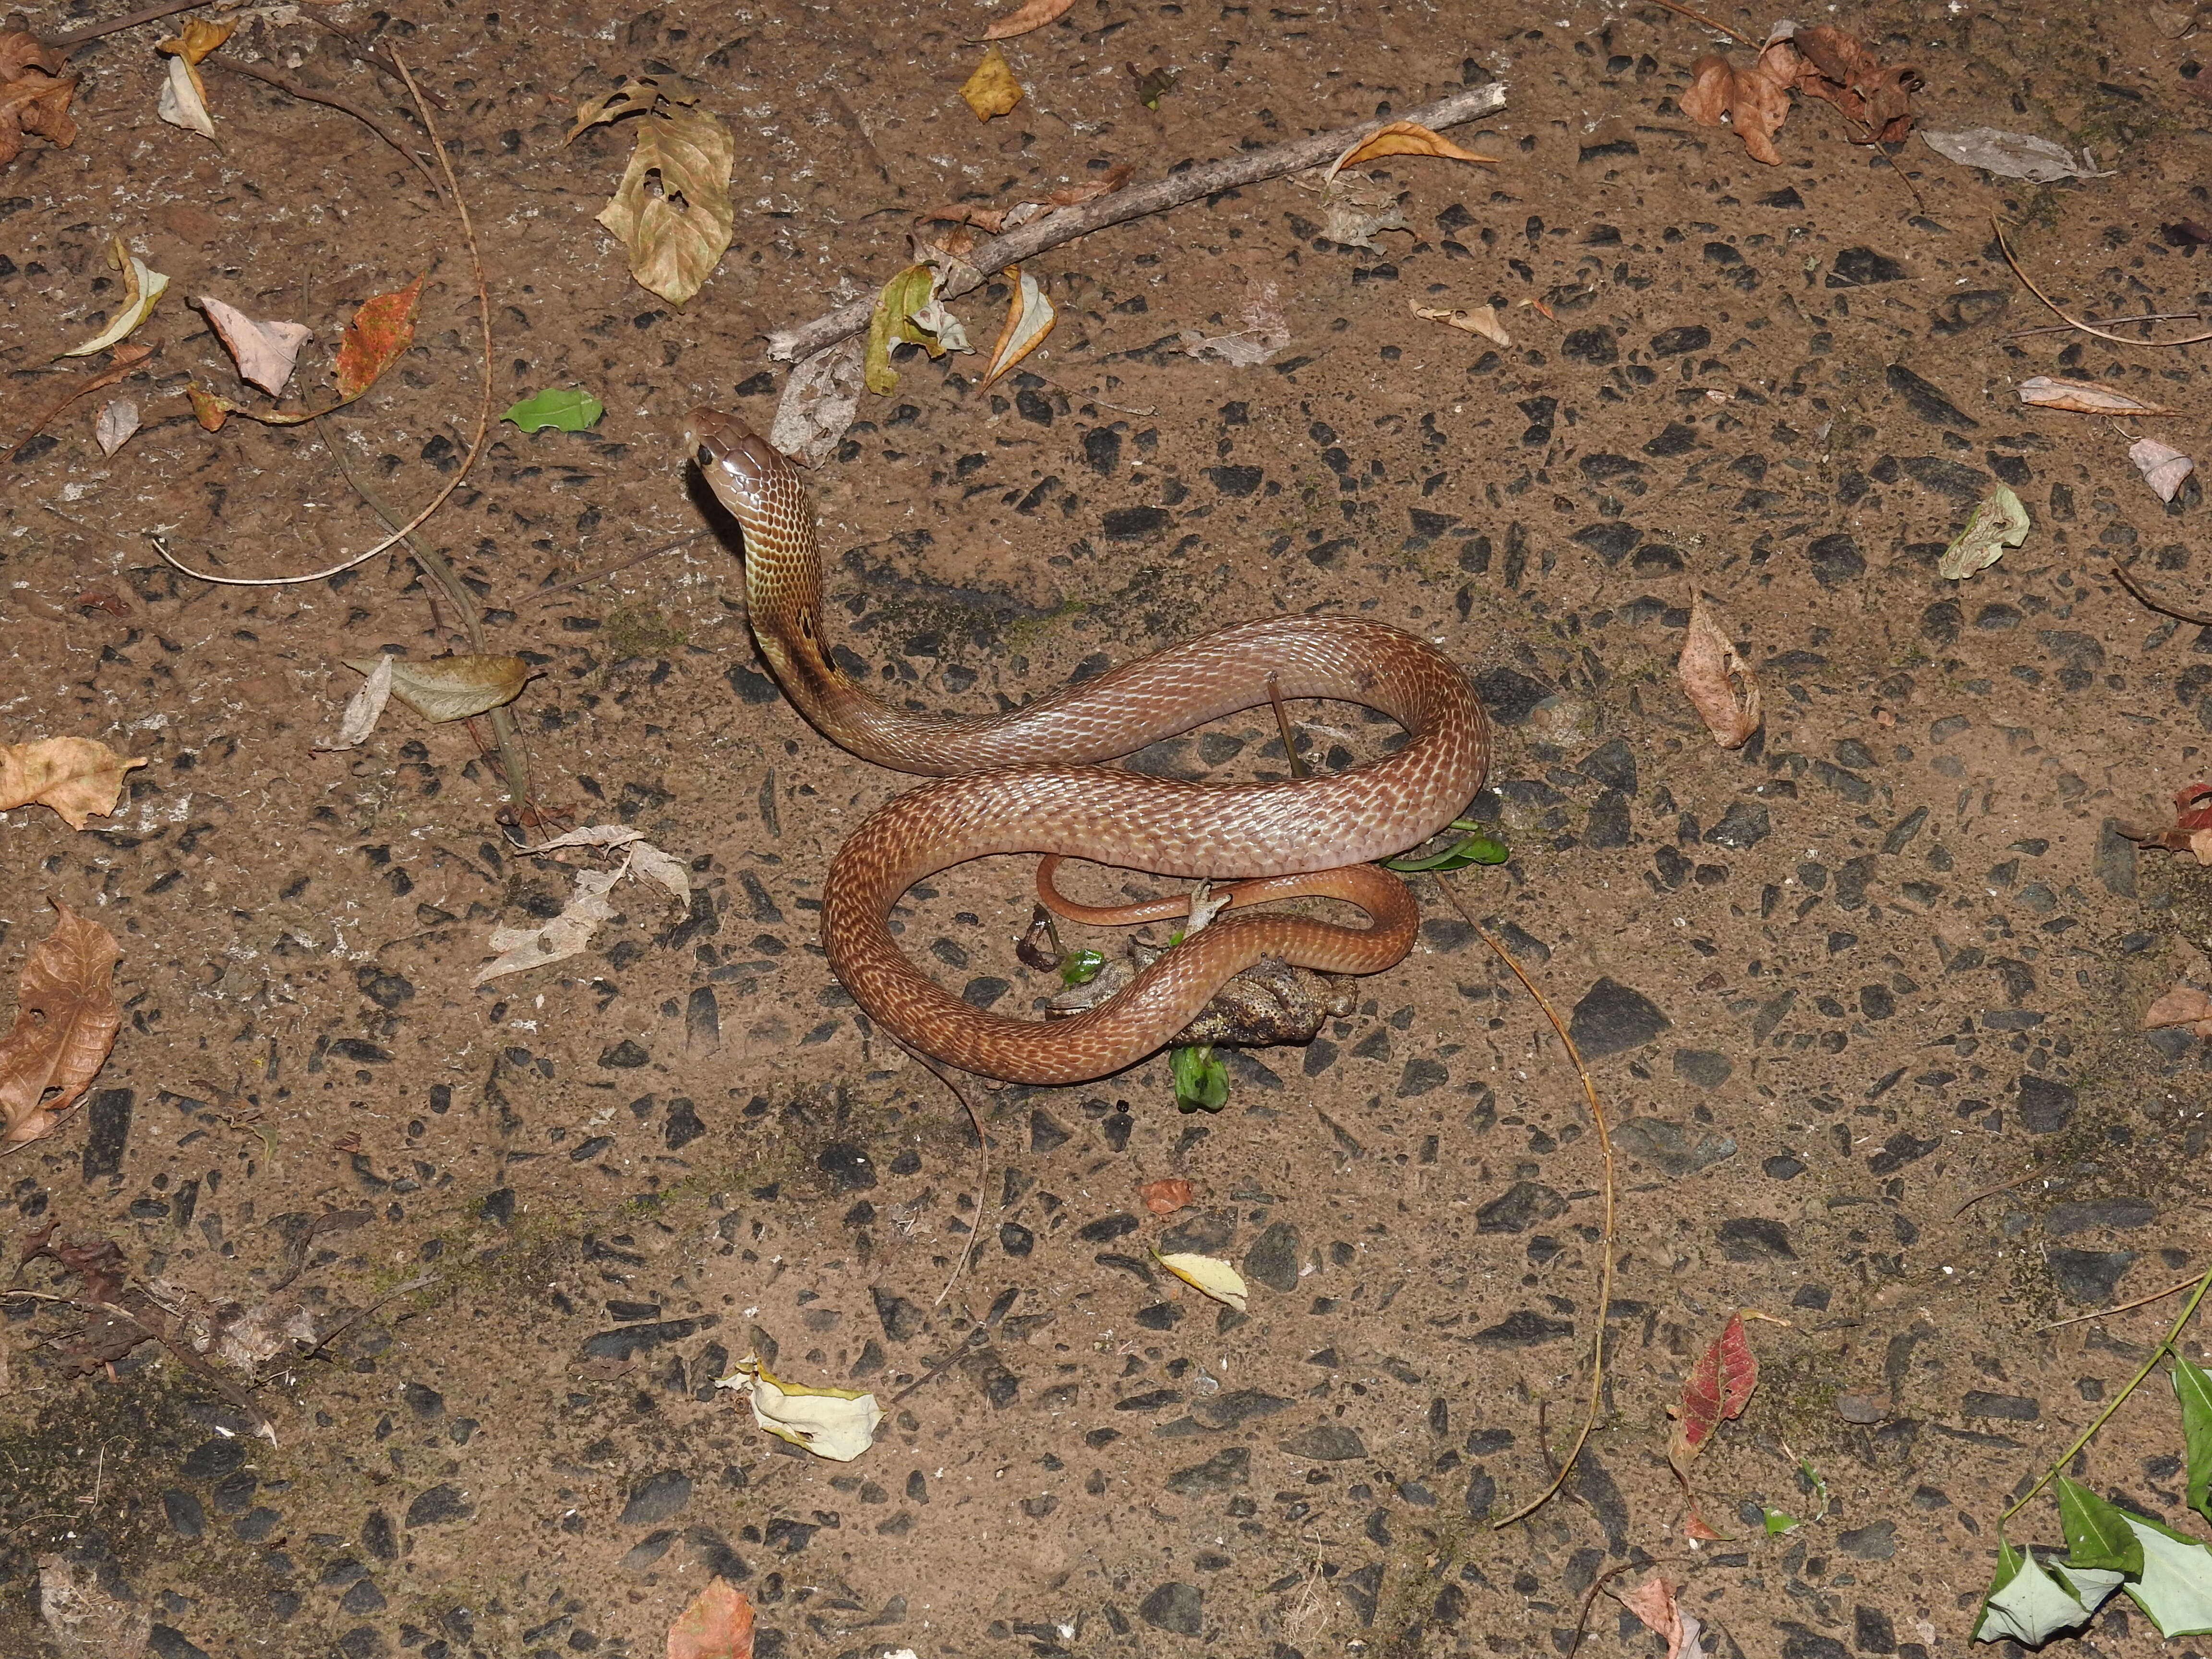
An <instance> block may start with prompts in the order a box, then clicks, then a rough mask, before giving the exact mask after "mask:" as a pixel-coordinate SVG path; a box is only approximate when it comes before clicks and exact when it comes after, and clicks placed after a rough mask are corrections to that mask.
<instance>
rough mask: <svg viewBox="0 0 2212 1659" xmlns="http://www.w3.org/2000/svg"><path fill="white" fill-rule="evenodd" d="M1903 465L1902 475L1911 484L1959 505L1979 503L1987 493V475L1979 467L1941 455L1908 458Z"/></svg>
mask: <svg viewBox="0 0 2212 1659" xmlns="http://www.w3.org/2000/svg"><path fill="white" fill-rule="evenodd" d="M1904 466H1905V476H1906V477H1909V478H1911V480H1912V481H1913V483H1917V484H1920V485H1923V486H1924V487H1925V488H1927V489H1932V490H1934V491H1935V492H1936V494H1937V495H1948V496H1949V497H1950V498H1951V499H1952V500H1953V501H1957V502H1959V503H1960V505H1962V506H1970V505H1972V504H1973V503H1975V502H1978V501H1980V500H1981V499H1982V497H1983V496H1984V495H1987V494H1989V489H1990V475H1989V474H1988V473H1986V472H1984V471H1982V470H1981V469H1980V468H1979V467H1974V466H1966V465H1961V464H1960V463H1959V462H1957V461H1953V460H1947V459H1944V458H1943V457H1942V456H1941V455H1911V456H1907V457H1906V458H1905V462H1904Z"/></svg>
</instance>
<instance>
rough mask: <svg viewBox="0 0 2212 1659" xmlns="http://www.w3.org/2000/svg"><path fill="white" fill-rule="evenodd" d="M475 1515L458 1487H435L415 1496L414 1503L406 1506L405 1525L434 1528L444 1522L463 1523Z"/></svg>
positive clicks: (473, 1508) (471, 1506)
mask: <svg viewBox="0 0 2212 1659" xmlns="http://www.w3.org/2000/svg"><path fill="white" fill-rule="evenodd" d="M475 1513H476V1510H475V1507H474V1506H473V1505H472V1504H470V1502H469V1500H468V1499H467V1498H465V1497H464V1496H463V1495H462V1492H461V1489H460V1488H459V1486H432V1487H431V1488H430V1489H429V1490H428V1491H427V1492H418V1493H416V1498H415V1501H414V1502H413V1503H411V1504H409V1505H408V1506H407V1524H408V1525H409V1526H410V1527H435V1526H436V1525H438V1524H439V1523H440V1522H446V1521H465V1520H467V1519H468V1518H469V1517H470V1516H471V1515H474V1514H475Z"/></svg>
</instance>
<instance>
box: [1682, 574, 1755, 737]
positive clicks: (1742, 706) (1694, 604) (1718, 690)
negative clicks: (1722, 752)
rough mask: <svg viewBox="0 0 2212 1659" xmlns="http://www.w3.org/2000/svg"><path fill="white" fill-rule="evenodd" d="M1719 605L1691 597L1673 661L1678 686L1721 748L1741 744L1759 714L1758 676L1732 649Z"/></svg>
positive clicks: (1704, 597) (1702, 598) (1749, 735)
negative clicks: (1686, 622)
mask: <svg viewBox="0 0 2212 1659" xmlns="http://www.w3.org/2000/svg"><path fill="white" fill-rule="evenodd" d="M1725 620H1726V619H1725V618H1724V617H1723V616H1722V615H1721V612H1720V608H1719V607H1718V606H1717V605H1715V604H1714V603H1713V602H1712V601H1711V599H1708V598H1706V596H1705V594H1703V593H1699V594H1698V595H1697V596H1696V597H1695V598H1694V599H1692V601H1691V603H1690V626H1689V629H1688V631H1687V632H1686V635H1684V637H1683V640H1682V654H1681V657H1680V659H1679V660H1677V662H1676V663H1675V665H1674V671H1675V672H1676V673H1677V674H1678V675H1680V677H1681V681H1682V690H1684V691H1685V692H1686V693H1687V694H1688V696H1689V699H1690V703H1691V706H1692V708H1695V709H1696V710H1697V711H1698V718H1699V720H1703V721H1704V722H1705V730H1706V731H1708V732H1711V733H1712V734H1713V741H1714V742H1715V743H1717V744H1720V746H1721V747H1722V748H1723V749H1741V748H1742V747H1743V745H1744V744H1747V743H1748V742H1749V741H1750V740H1751V734H1752V733H1753V732H1756V731H1758V730H1759V721H1760V720H1761V719H1762V718H1763V715H1762V713H1761V707H1760V702H1759V682H1758V681H1757V680H1756V679H1755V678H1753V676H1752V671H1751V665H1750V664H1749V663H1747V662H1746V661H1745V660H1744V659H1742V658H1741V656H1739V655H1737V654H1736V648H1735V643H1734V642H1733V641H1730V639H1729V635H1728V630H1727V629H1726V627H1725V626H1724V625H1723V624H1724V623H1725Z"/></svg>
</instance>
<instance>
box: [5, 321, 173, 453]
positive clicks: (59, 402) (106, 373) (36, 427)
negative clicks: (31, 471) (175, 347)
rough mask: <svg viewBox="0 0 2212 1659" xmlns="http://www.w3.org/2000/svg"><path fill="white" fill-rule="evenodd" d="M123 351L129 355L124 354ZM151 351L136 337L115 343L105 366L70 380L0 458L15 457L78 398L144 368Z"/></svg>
mask: <svg viewBox="0 0 2212 1659" xmlns="http://www.w3.org/2000/svg"><path fill="white" fill-rule="evenodd" d="M126 353H128V354H129V355H128V356H126V355H125V354H126ZM153 355H154V353H153V349H152V348H151V347H150V346H145V345H141V344H139V343H137V342H136V341H131V342H128V343H119V344H118V345H117V347H116V348H115V356H114V358H113V360H112V361H111V362H110V363H109V364H108V366H107V367H106V368H103V369H102V370H100V373H99V374H95V375H94V376H93V377H92V378H91V379H90V380H72V381H71V382H70V385H69V386H67V387H66V388H65V389H64V391H63V392H62V394H61V396H60V397H58V398H56V399H55V400H54V401H53V402H52V403H51V404H48V405H47V406H46V410H45V411H44V412H43V413H41V414H40V416H38V417H37V418H36V419H35V420H33V422H31V424H30V425H29V426H28V427H27V428H24V431H23V435H22V436H21V437H20V438H18V439H16V440H15V442H13V443H11V444H9V446H8V447H6V448H5V449H0V460H9V461H12V460H14V459H15V452H16V451H17V450H19V449H21V448H22V447H23V446H24V445H25V444H27V443H28V442H30V441H31V440H32V439H33V438H35V437H37V436H38V435H39V434H40V433H41V432H44V431H45V430H46V428H48V427H50V426H52V424H53V423H54V422H56V421H58V420H59V419H61V417H62V416H64V414H66V413H68V411H69V410H70V407H71V405H73V404H76V401H77V399H79V398H86V397H89V396H91V394H92V393H94V392H98V391H100V390H101V389H102V388H104V387H106V386H113V385H114V384H115V383H116V382H117V381H118V380H123V379H125V378H126V377H127V376H129V375H130V374H132V373H133V372H135V371H136V370H137V369H140V368H144V367H145V364H146V360H147V359H148V358H149V357H150V356H153Z"/></svg>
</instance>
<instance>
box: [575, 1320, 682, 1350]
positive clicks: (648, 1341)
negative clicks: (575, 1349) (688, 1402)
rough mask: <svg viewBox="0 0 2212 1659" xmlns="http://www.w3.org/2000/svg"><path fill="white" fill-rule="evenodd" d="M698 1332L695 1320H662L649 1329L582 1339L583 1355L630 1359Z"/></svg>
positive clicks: (628, 1327) (630, 1327)
mask: <svg viewBox="0 0 2212 1659" xmlns="http://www.w3.org/2000/svg"><path fill="white" fill-rule="evenodd" d="M698 1328H699V1322H698V1321H697V1320H696V1319H664V1320H660V1321H659V1322H657V1323H654V1324H651V1325H623V1326H621V1327H619V1328H617V1329H615V1330H611V1331H599V1332H595V1333H594V1334H592V1335H590V1336H587V1337H586V1338H585V1339H584V1354H585V1357H586V1358H591V1359H629V1358H633V1357H634V1356H635V1355H637V1354H641V1353H644V1352H649V1351H650V1350H652V1349H654V1348H658V1347H660V1346H664V1345H665V1344H666V1343H670V1342H680V1341H682V1340H684V1338H685V1337H687V1336H689V1335H690V1334H692V1332H694V1331H696V1330H697V1329H698Z"/></svg>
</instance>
